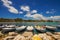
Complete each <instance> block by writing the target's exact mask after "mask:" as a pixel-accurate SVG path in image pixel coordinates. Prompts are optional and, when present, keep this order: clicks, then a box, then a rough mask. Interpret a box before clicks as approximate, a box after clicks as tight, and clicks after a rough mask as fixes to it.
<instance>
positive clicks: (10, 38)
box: [3, 36, 14, 40]
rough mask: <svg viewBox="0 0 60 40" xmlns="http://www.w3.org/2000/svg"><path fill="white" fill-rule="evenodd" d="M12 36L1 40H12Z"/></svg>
mask: <svg viewBox="0 0 60 40" xmlns="http://www.w3.org/2000/svg"><path fill="white" fill-rule="evenodd" d="M13 38H14V36H7V37H5V38H3V40H13Z"/></svg>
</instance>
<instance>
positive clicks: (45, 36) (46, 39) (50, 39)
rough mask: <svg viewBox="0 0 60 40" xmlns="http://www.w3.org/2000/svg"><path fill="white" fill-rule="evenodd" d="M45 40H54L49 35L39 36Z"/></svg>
mask: <svg viewBox="0 0 60 40" xmlns="http://www.w3.org/2000/svg"><path fill="white" fill-rule="evenodd" d="M38 35H39V36H40V37H41V38H42V39H43V40H54V39H53V38H52V37H51V36H49V35H47V34H45V33H44V34H38Z"/></svg>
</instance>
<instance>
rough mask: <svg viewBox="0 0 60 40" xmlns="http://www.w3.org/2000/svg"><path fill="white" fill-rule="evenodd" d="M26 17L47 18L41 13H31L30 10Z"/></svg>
mask: <svg viewBox="0 0 60 40" xmlns="http://www.w3.org/2000/svg"><path fill="white" fill-rule="evenodd" d="M25 17H31V18H34V19H38V20H39V19H40V20H41V19H43V20H45V17H44V16H43V15H41V14H38V13H37V14H33V15H32V14H31V13H30V12H28V13H27V14H26V15H25Z"/></svg>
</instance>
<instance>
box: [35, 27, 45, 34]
mask: <svg viewBox="0 0 60 40" xmlns="http://www.w3.org/2000/svg"><path fill="white" fill-rule="evenodd" d="M35 29H36V31H38V32H41V33H44V32H46V28H45V27H43V26H35Z"/></svg>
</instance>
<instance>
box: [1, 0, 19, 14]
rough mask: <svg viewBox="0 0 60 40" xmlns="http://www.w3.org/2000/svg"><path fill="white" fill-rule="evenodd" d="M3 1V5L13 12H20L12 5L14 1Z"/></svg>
mask: <svg viewBox="0 0 60 40" xmlns="http://www.w3.org/2000/svg"><path fill="white" fill-rule="evenodd" d="M1 1H2V2H3V5H4V6H5V7H7V8H8V11H9V12H11V13H15V14H18V10H17V9H16V8H14V7H13V6H11V5H12V2H11V1H9V0H1Z"/></svg>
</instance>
